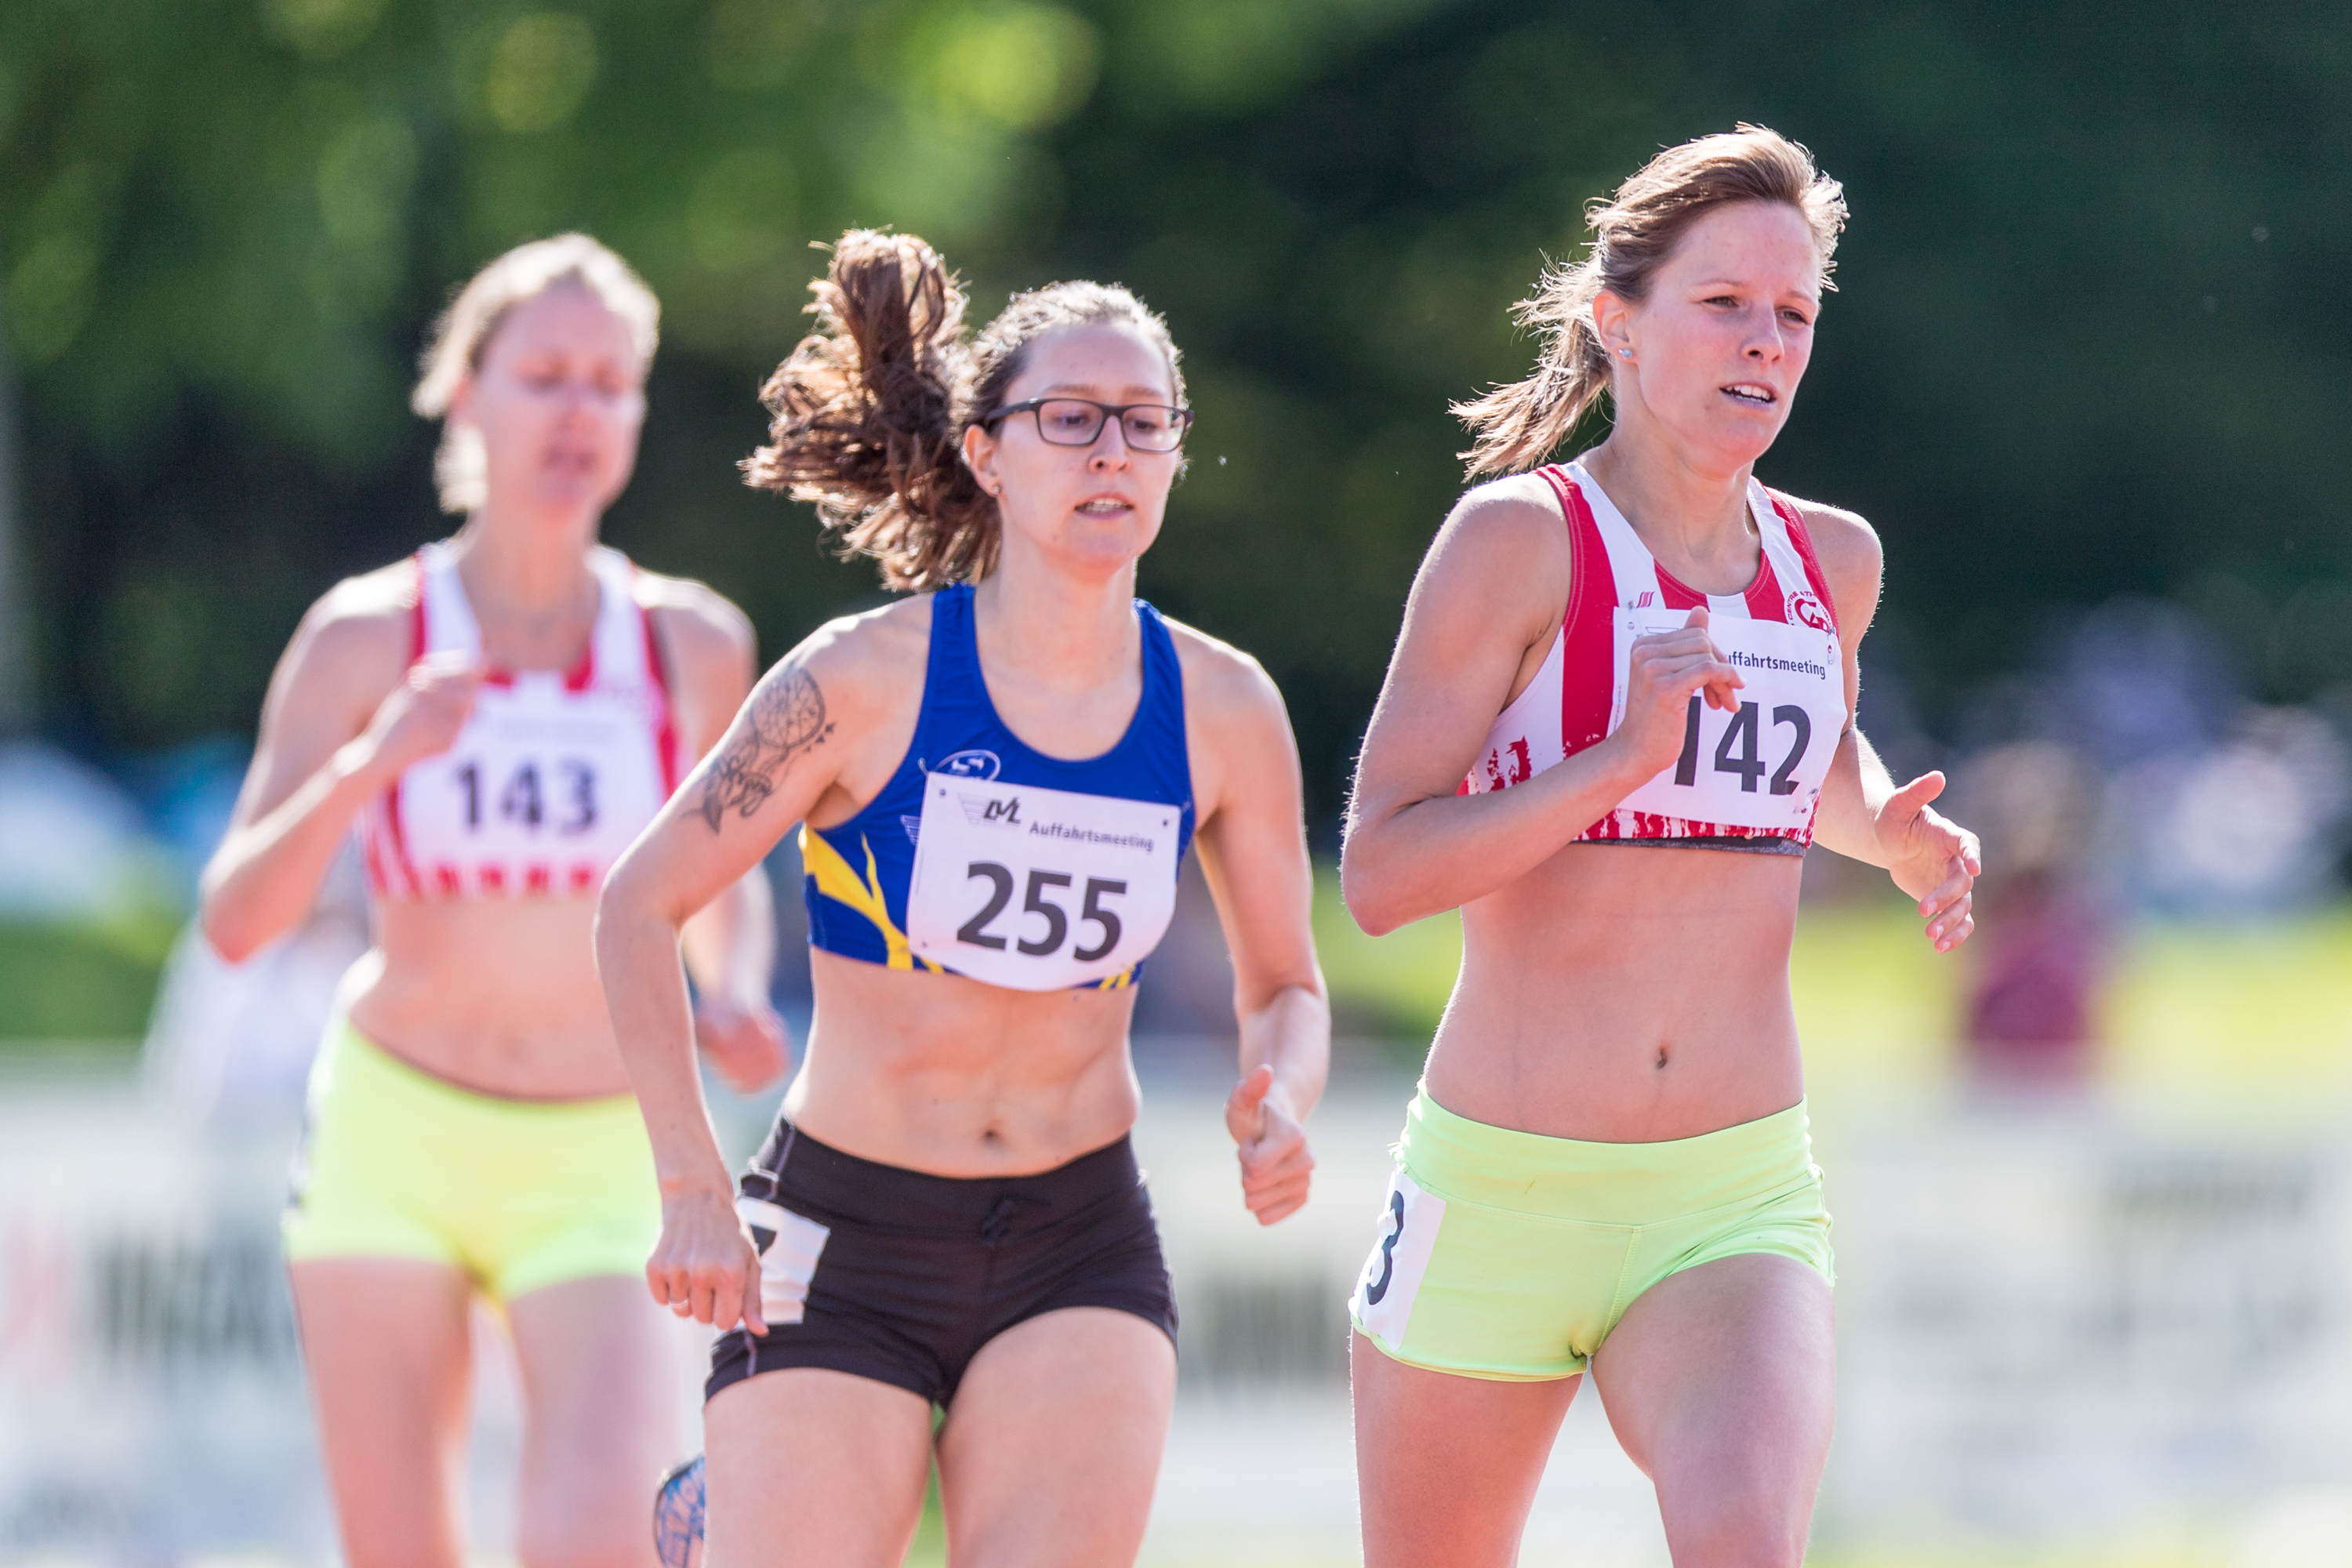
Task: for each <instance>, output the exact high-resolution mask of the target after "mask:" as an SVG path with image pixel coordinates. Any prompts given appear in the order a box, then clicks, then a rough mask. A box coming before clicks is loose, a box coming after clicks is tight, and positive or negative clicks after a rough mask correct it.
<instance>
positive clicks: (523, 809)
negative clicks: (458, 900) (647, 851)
mask: <svg viewBox="0 0 2352 1568" xmlns="http://www.w3.org/2000/svg"><path fill="white" fill-rule="evenodd" d="M524 679H526V680H528V679H531V678H528V677H526V678H524ZM519 684H520V683H519ZM648 733H649V730H648V727H647V724H646V720H645V718H644V717H643V716H642V715H641V714H640V713H638V712H637V711H635V710H634V709H633V708H632V707H631V706H630V705H628V704H627V703H625V702H624V701H621V700H617V699H604V700H598V699H596V698H594V697H591V698H588V699H584V700H583V699H574V700H572V701H570V702H562V703H559V701H558V700H556V699H554V698H553V697H552V695H551V693H549V692H547V691H544V690H538V689H513V690H507V689H498V688H488V689H485V690H483V692H482V693H481V695H480V696H479V697H478V698H477V699H476V701H475V705H474V712H473V715H472V717H471V718H470V719H468V720H467V723H466V726H465V728H464V729H463V730H462V731H459V733H458V736H457V742H456V743H455V744H453V745H452V746H451V747H450V749H449V750H448V751H447V752H443V753H442V754H441V755H439V756H436V757H428V758H425V760H424V761H422V762H420V763H416V764H415V765H414V766H412V767H411V768H410V769H409V770H408V772H407V773H405V774H404V776H403V778H402V780H401V785H400V812H401V816H402V821H403V826H404V832H405V835H406V837H407V839H408V842H409V844H410V846H411V847H412V848H413V850H414V852H415V855H416V856H417V858H418V859H419V862H420V869H421V870H422V872H423V874H424V875H425V877H426V878H427V879H438V880H439V881H440V882H441V883H442V884H443V885H444V886H445V888H446V890H449V891H457V890H459V889H460V888H462V889H466V890H472V891H499V890H503V891H508V892H518V893H520V892H548V891H561V892H580V891H583V890H586V891H593V888H594V885H595V880H596V879H597V878H599V877H601V875H602V872H603V868H605V867H608V866H610V865H611V864H612V863H613V862H614V860H615V859H617V858H619V857H620V855H621V852H622V851H623V850H625V849H626V848H627V847H629V844H630V843H631V841H632V840H634V839H635V837H636V831H637V829H639V828H641V827H643V826H644V825H645V824H646V823H647V822H648V821H650V820H652V818H653V816H654V814H655V813H656V812H657V811H659V810H660V809H661V805H662V793H663V792H662V781H661V779H660V777H659V775H658V773H656V758H655V757H654V755H653V754H652V752H651V750H650V749H649V748H648V747H647V746H646V735H647V734H648Z"/></svg>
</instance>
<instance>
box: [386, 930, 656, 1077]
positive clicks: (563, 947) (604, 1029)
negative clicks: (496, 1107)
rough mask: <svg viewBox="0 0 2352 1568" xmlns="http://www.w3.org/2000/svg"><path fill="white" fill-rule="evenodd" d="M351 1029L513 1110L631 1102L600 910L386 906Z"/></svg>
mask: <svg viewBox="0 0 2352 1568" xmlns="http://www.w3.org/2000/svg"><path fill="white" fill-rule="evenodd" d="M375 909H376V945H375V947H374V948H373V950H372V951H370V952H369V953H368V954H367V956H366V957H364V958H362V959H361V960H360V962H359V963H356V964H354V965H353V966H352V973H350V975H349V976H347V977H346V978H345V980H344V982H343V986H344V991H343V996H342V1001H343V1004H344V1005H345V1006H346V1007H347V1008H348V1009H349V1011H350V1016H351V1021H352V1027H353V1028H355V1029H357V1030H358V1031H359V1032H360V1033H361V1034H362V1035H364V1036H366V1037H368V1038H369V1039H371V1040H373V1041H374V1042H375V1043H376V1044H377V1045H379V1046H381V1047H383V1049H385V1050H387V1051H389V1052H391V1053H392V1054H393V1055H394V1056H395V1057H398V1058H400V1059H401V1060H403V1061H404V1062H407V1063H408V1064H409V1065H410V1066H412V1067H415V1068H419V1069H421V1070H422V1071H425V1072H427V1073H430V1074H432V1075H433V1076H434V1077H436V1078H439V1079H446V1080H447V1081H449V1082H451V1083H454V1084H457V1085H458V1086H459V1087H460V1088H464V1089H474V1090H477V1091H478V1092H480V1093H483V1094H492V1095H498V1096H499V1097H501V1098H503V1099H509V1100H591V1099H595V1098H598V1097H601V1096H604V1095H611V1094H625V1093H627V1092H628V1089H629V1075H628V1073H627V1072H626V1071H625V1069H624V1068H622V1066H621V1052H620V1047H619V1046H618V1045H617V1044H616V1043H615V1042H614V1038H613V1025H612V1021H611V1019H610V1017H609V1016H607V1015H606V1013H605V1011H604V988H603V987H602V986H600V985H599V984H597V980H596V964H595V960H594V957H593V947H592V945H591V942H590V928H591V927H592V925H593V923H594V921H595V919H596V900H594V899H593V898H519V899H498V898H475V899H448V900H377V902H376V906H375Z"/></svg>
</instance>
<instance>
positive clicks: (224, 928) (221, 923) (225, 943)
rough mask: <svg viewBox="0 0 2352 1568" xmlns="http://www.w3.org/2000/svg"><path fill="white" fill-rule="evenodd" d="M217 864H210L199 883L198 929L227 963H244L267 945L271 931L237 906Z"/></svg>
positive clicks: (197, 894) (197, 902) (207, 943)
mask: <svg viewBox="0 0 2352 1568" xmlns="http://www.w3.org/2000/svg"><path fill="white" fill-rule="evenodd" d="M222 880H223V879H222V878H221V877H220V876H219V875H218V868H217V867H207V868H205V875H204V878H203V879H202V880H201V881H199V882H198V883H197V884H196V931H197V932H198V934H200V935H201V936H203V938H204V939H205V945H206V946H208V947H210V948H211V949H212V950H213V952H215V953H217V954H219V955H220V959H221V962H222V963H232V964H235V963H244V962H245V961H246V960H247V959H249V958H251V957H252V956H253V955H254V954H255V953H257V952H260V951H261V950H262V948H264V947H265V946H267V945H268V942H269V938H270V936H271V934H272V933H270V932H269V931H264V930H262V929H260V928H259V927H258V926H257V924H256V923H255V921H253V919H252V918H251V917H250V916H249V915H248V914H247V913H246V912H245V911H243V910H239V909H238V908H237V907H236V900H234V899H232V898H231V897H229V891H228V889H226V888H225V887H224V886H222Z"/></svg>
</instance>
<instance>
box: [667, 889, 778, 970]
mask: <svg viewBox="0 0 2352 1568" xmlns="http://www.w3.org/2000/svg"><path fill="white" fill-rule="evenodd" d="M684 945H685V952H686V963H687V968H688V970H689V971H691V972H692V973H693V975H694V983H695V984H697V985H698V986H699V987H700V988H701V989H702V992H703V994H705V995H719V996H725V997H728V998H730V1000H734V1001H738V1002H744V1003H749V1002H752V1001H764V1000H765V999H766V998H767V995H768V988H769V984H770V983H771V982H772V980H773V979H774V977H775V970H776V906H775V901H774V895H773V893H772V892H771V890H770V889H769V885H768V871H767V868H766V867H765V866H754V867H752V868H751V869H750V870H749V871H746V872H745V873H744V874H743V875H742V877H741V878H740V879H738V880H737V881H736V882H735V884H734V885H733V886H732V887H730V888H729V889H727V890H726V891H725V892H724V893H721V894H720V895H719V897H718V898H715V899H713V900H710V902H709V903H708V904H706V905H705V906H703V908H702V909H701V910H699V911H698V912H697V913H696V914H695V916H694V918H693V919H691V920H689V921H687V922H686V931H685V944H684Z"/></svg>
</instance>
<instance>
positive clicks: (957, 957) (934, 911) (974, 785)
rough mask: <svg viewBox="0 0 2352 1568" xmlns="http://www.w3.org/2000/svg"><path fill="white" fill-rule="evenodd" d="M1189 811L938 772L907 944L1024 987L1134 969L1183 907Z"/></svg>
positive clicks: (926, 802)
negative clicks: (1180, 894)
mask: <svg viewBox="0 0 2352 1568" xmlns="http://www.w3.org/2000/svg"><path fill="white" fill-rule="evenodd" d="M1180 819H1181V812H1180V811H1179V809H1178V808H1177V807H1176V806H1173V805H1161V804H1160V803H1158V802H1155V801H1139V800H1121V799H1118V798H1115V797H1112V796H1108V795H1078V794H1075V793H1073V792H1071V791H1068V790H1056V789H1041V788H1038V787H1035V786H1034V785H1028V784H1006V783H1004V782H1003V781H1002V780H992V779H966V778H956V777H952V776H950V775H948V774H945V773H933V774H932V775H931V776H930V777H929V780H928V781H927V782H926V783H925V784H924V788H923V816H922V826H921V827H920V829H919V834H918V837H917V839H916V845H915V872H914V878H913V880H912V882H911V883H910V885H909V886H908V889H907V942H908V946H909V947H911V948H912V949H913V950H914V951H915V952H916V953H917V954H919V956H921V957H923V958H927V959H929V960H930V961H931V962H932V963H938V964H941V965H943V966H945V967H946V968H949V969H951V970H954V971H955V972H956V973H959V974H968V975H970V976H971V977H972V978H973V979H975V980H984V981H986V982H988V983H989V984H992V985H1004V986H1010V987H1012V988H1013V989H1014V990H1017V991H1060V990H1066V989H1067V988H1069V987H1070V986H1073V985H1084V984H1089V983H1091V982H1094V981H1098V980H1104V979H1107V978H1108V977H1109V976H1111V975H1114V974H1117V973H1119V972H1120V971H1121V970H1124V969H1127V968H1129V967H1131V966H1132V965H1134V964H1135V963H1137V962H1139V960H1141V959H1142V958H1143V957H1144V956H1145V955H1146V954H1148V953H1150V951H1151V950H1152V949H1153V948H1154V947H1155V946H1157V945H1159V942H1160V937H1161V936H1162V935H1164V934H1165V933H1166V932H1167V930H1168V921H1169V918H1170V917H1171V915H1173V914H1174V913H1175V910H1176V836H1177V832H1178V827H1179V823H1180Z"/></svg>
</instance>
